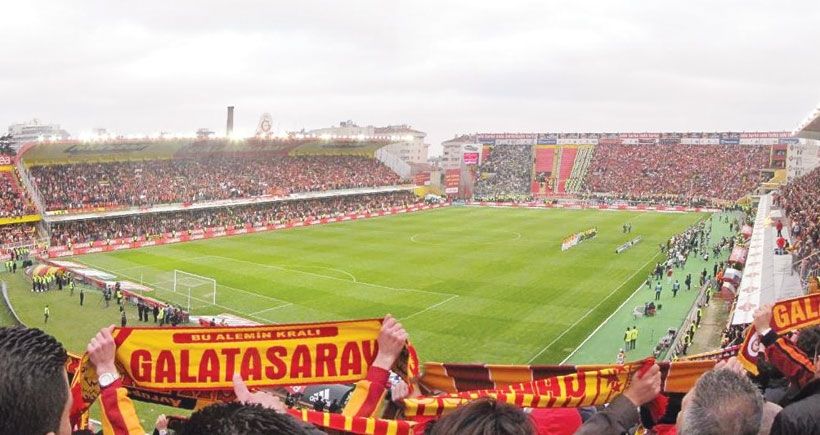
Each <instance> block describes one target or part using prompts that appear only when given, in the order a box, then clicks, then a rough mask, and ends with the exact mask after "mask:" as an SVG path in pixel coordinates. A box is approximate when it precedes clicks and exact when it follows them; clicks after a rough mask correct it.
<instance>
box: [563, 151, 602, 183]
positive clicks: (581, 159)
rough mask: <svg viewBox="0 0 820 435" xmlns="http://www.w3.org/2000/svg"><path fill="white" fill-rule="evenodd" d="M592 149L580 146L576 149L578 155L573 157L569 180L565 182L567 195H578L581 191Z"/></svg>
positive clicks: (590, 160)
mask: <svg viewBox="0 0 820 435" xmlns="http://www.w3.org/2000/svg"><path fill="white" fill-rule="evenodd" d="M594 149H595V147H594V146H581V147H579V148H578V154H577V155H576V156H575V162H573V165H572V172H571V173H570V176H569V180H567V187H566V190H567V193H578V192H579V191H580V190H581V187H582V186H583V181H584V177H585V176H586V173H587V170H588V169H589V164H590V163H591V162H592V152H593V150H594Z"/></svg>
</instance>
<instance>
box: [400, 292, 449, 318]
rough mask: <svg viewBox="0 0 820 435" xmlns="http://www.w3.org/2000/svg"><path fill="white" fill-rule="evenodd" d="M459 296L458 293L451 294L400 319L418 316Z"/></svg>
mask: <svg viewBox="0 0 820 435" xmlns="http://www.w3.org/2000/svg"><path fill="white" fill-rule="evenodd" d="M457 297H458V295H452V296H450V297H449V298H447V299H445V300H443V301H441V302H439V303H435V304H433V305H430V306H429V307H427V308H425V309H423V310H421V311H417V312H415V313H413V314H410V315H409V316H406V317H402V318H401V319H399V320H407V319H409V318H411V317H416V316H418V315H419V314H422V313H426V312H427V311H430V310H432V309H433V308H436V307H439V306H441V305H444V304H446V303H447V302H450V301H452V300H453V299H455V298H457Z"/></svg>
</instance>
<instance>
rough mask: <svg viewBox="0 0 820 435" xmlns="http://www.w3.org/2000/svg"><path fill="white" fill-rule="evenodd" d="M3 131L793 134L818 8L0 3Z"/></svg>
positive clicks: (807, 86) (812, 76) (611, 2)
mask: <svg viewBox="0 0 820 435" xmlns="http://www.w3.org/2000/svg"><path fill="white" fill-rule="evenodd" d="M2 10H3V14H2V16H3V20H2V21H3V23H2V25H0V54H2V64H0V97H1V98H2V99H0V125H2V126H5V125H7V124H9V123H12V122H20V121H24V120H27V119H31V118H34V117H36V118H39V119H41V120H42V121H44V122H54V123H60V124H62V125H63V126H64V127H65V128H67V129H68V130H69V131H70V132H71V133H73V134H75V135H78V134H79V133H81V132H82V131H87V130H90V129H92V128H96V127H103V128H107V129H108V130H109V131H114V132H118V133H123V134H130V133H151V132H157V131H160V130H165V131H173V132H191V131H193V130H195V129H197V128H199V127H210V128H212V129H215V130H218V131H223V130H224V123H225V106H227V105H235V106H236V116H237V121H236V124H237V129H239V130H240V131H246V132H250V131H252V130H253V129H254V128H255V126H256V123H257V121H258V119H259V116H260V115H261V114H262V113H263V112H270V113H271V114H272V116H273V119H274V126H275V127H278V128H280V129H287V130H291V129H298V128H302V127H304V128H307V129H312V128H319V127H324V126H329V125H331V124H334V123H337V122H338V121H341V120H347V119H352V120H354V121H356V122H358V123H359V124H360V125H368V124H373V125H386V124H399V123H408V124H411V125H413V126H414V127H415V128H418V129H420V130H423V131H426V132H428V139H429V142H430V143H432V144H434V145H436V147H435V148H436V149H437V148H438V144H439V143H440V142H441V141H442V140H445V139H448V138H450V137H452V136H453V135H454V134H456V133H465V132H476V131H485V132H486V131H493V132H502V131H510V132H519V131H522V132H523V131H529V132H535V131H634V130H640V131H670V130H674V131H694V130H698V131H699V130H780V129H785V130H791V129H792V128H794V127H795V126H796V124H797V123H798V122H799V121H801V120H802V119H803V117H804V116H806V115H807V114H808V113H809V112H810V111H811V110H812V109H813V108H814V107H816V105H817V102H818V101H820V55H819V54H818V53H820V48H819V47H818V45H820V25H818V23H820V1H818V0H805V1H777V2H772V1H714V0H710V1H691V0H690V1H683V2H665V1H664V2H660V1H638V0H632V1H616V0H600V1H582V0H575V1H549V0H542V1H532V2H518V1H511V0H502V1H493V2H483V1H475V0H473V1H446V0H438V1H436V0H433V1H419V0H415V1H394V0H381V1H355V0H354V1H336V0H325V1H310V0H302V1H276V0H267V1H239V0H230V1H229V0H224V1H219V2H216V1H206V0H164V1H153V0H140V1H135V2H124V1H111V0H100V1H77V0H71V1H65V0H53V1H31V0H26V1H3V3H2Z"/></svg>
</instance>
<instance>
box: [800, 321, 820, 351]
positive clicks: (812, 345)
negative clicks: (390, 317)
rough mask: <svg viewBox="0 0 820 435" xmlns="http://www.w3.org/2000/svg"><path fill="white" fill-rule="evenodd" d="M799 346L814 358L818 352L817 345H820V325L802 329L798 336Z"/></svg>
mask: <svg viewBox="0 0 820 435" xmlns="http://www.w3.org/2000/svg"><path fill="white" fill-rule="evenodd" d="M795 344H796V345H797V348H798V349H800V350H802V351H803V353H805V354H806V355H808V357H809V358H814V357H815V356H816V352H817V346H818V345H820V326H812V327H811V328H806V329H802V330H801V331H800V334H799V335H798V336H797V343H795Z"/></svg>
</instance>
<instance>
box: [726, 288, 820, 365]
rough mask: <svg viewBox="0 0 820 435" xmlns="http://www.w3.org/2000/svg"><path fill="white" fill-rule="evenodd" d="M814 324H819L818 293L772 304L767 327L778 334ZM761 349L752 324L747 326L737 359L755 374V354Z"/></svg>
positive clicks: (819, 303)
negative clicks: (770, 319)
mask: <svg viewBox="0 0 820 435" xmlns="http://www.w3.org/2000/svg"><path fill="white" fill-rule="evenodd" d="M814 325H820V293H814V294H808V295H806V296H800V297H796V298H792V299H786V300H783V301H780V302H777V303H775V304H774V306H772V321H771V322H770V323H769V327H771V328H772V329H773V330H774V331H775V332H777V334H778V335H780V334H785V333H788V332H792V331H797V330H798V329H803V328H806V327H809V326H814ZM763 351H764V349H763V345H762V343H760V336H759V335H758V334H757V330H756V329H755V327H754V325H751V326H749V329H748V330H747V331H746V339H745V340H743V345H741V347H740V354H739V355H738V360H740V362H741V364H743V367H744V368H746V370H747V371H749V372H750V373H752V374H754V375H757V355H758V354H759V353H760V352H763Z"/></svg>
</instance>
